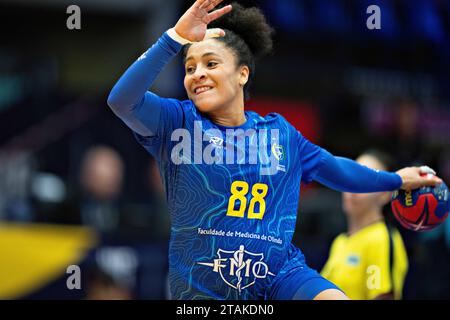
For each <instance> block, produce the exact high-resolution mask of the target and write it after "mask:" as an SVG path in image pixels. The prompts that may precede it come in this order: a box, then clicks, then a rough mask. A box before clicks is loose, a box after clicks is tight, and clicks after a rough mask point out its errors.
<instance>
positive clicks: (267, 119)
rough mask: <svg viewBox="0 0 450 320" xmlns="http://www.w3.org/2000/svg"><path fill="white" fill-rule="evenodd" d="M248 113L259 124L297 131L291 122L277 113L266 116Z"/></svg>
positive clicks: (252, 112)
mask: <svg viewBox="0 0 450 320" xmlns="http://www.w3.org/2000/svg"><path fill="white" fill-rule="evenodd" d="M246 113H247V114H248V115H249V116H250V117H251V118H252V119H254V121H256V122H258V123H259V124H265V125H268V126H280V127H288V128H289V129H293V130H296V129H295V128H294V127H293V126H292V125H291V124H290V123H289V121H287V120H286V118H284V117H283V116H282V115H281V114H279V113H276V112H270V113H268V114H266V115H264V116H262V115H260V114H258V113H256V112H254V111H246Z"/></svg>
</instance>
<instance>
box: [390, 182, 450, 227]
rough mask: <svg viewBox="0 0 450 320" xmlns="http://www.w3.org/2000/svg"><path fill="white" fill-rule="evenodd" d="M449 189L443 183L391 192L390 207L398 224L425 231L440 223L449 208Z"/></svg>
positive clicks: (445, 216)
mask: <svg viewBox="0 0 450 320" xmlns="http://www.w3.org/2000/svg"><path fill="white" fill-rule="evenodd" d="M448 198H449V191H448V188H447V186H446V185H445V183H441V184H440V185H438V186H436V187H422V188H420V189H414V190H410V191H406V190H398V191H395V192H394V193H393V194H392V200H391V208H392V211H393V213H394V216H395V218H396V219H397V220H398V221H399V222H400V224H401V225H402V226H403V227H405V228H407V229H409V230H414V231H427V230H431V229H433V228H435V227H437V226H438V225H440V224H441V223H442V222H444V220H445V219H446V218H447V216H448V212H449V209H450V202H449V199H448Z"/></svg>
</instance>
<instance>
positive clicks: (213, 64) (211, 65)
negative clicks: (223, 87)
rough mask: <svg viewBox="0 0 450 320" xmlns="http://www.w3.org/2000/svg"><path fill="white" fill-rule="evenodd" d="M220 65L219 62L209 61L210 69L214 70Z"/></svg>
mask: <svg viewBox="0 0 450 320" xmlns="http://www.w3.org/2000/svg"><path fill="white" fill-rule="evenodd" d="M217 65H218V63H217V62H215V61H209V62H208V65H207V66H208V68H214V67H215V66H217Z"/></svg>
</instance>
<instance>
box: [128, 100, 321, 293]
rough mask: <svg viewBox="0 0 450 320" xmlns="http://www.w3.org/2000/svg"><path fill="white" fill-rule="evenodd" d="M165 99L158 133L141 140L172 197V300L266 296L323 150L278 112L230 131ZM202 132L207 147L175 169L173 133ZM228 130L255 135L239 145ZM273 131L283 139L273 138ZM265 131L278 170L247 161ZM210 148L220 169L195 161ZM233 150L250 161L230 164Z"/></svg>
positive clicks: (186, 106) (186, 105)
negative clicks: (303, 188) (303, 185)
mask: <svg viewBox="0 0 450 320" xmlns="http://www.w3.org/2000/svg"><path fill="white" fill-rule="evenodd" d="M163 101H164V103H166V105H165V106H162V108H161V114H160V128H159V130H158V132H156V135H155V136H153V137H150V138H145V137H143V136H141V135H139V134H137V133H136V134H135V135H136V137H137V139H138V141H139V142H140V143H141V144H142V145H143V146H144V147H145V148H146V149H147V150H148V152H150V153H151V154H152V155H153V156H154V157H155V158H156V159H157V161H158V164H159V168H160V172H161V175H162V178H163V181H164V185H165V190H166V193H167V202H168V204H169V209H170V214H171V220H172V230H171V240H170V249H169V265H170V272H169V277H170V286H171V294H172V296H173V298H176V299H195V298H203V299H204V298H218V299H257V298H264V296H265V294H266V291H265V289H266V288H268V287H270V284H271V282H272V280H273V279H274V277H275V276H276V275H277V274H278V273H279V271H280V269H281V268H282V267H283V265H284V264H285V263H286V262H287V260H288V252H289V247H290V244H291V240H292V236H293V233H294V230H295V225H296V218H297V208H298V202H299V194H300V181H301V180H303V181H306V182H309V181H311V180H312V178H313V177H314V175H315V172H316V170H317V168H318V166H319V164H320V159H321V150H322V149H321V148H319V147H318V146H316V145H314V144H312V143H310V142H309V141H308V140H306V139H305V138H304V137H303V136H302V135H301V134H300V133H299V132H298V131H297V130H296V129H295V128H294V127H293V126H292V125H290V124H289V123H288V122H287V121H286V120H285V119H284V118H283V117H282V116H281V115H279V114H276V113H271V114H268V115H267V116H266V117H264V118H263V117H261V116H260V115H258V114H256V113H254V112H249V111H247V112H246V117H247V121H246V122H245V124H243V125H242V126H240V127H233V128H230V127H223V126H220V125H216V124H215V123H213V122H211V121H210V120H209V119H208V118H206V117H204V116H202V115H201V114H200V113H199V112H198V111H197V109H196V108H195V106H194V105H193V104H192V102H191V101H177V100H173V99H167V100H163ZM196 127H197V130H198V129H199V128H201V130H202V135H203V137H204V138H203V139H202V140H203V145H202V148H198V146H197V148H196V147H194V146H192V148H191V152H192V153H191V155H192V161H189V160H188V161H186V162H187V163H180V164H174V161H173V152H172V151H173V150H174V148H176V145H177V144H178V143H180V142H181V139H180V140H178V139H174V138H173V134H172V133H173V132H174V131H175V130H176V129H177V128H184V129H186V131H187V132H189V133H190V135H191V136H192V137H194V134H197V136H198V135H199V131H198V132H195V130H196ZM227 129H233V130H237V129H242V133H243V132H250V133H252V131H251V130H249V129H254V131H253V132H254V135H251V134H250V136H249V137H248V140H246V143H245V145H242V144H241V145H238V143H237V142H236V141H237V139H236V141H234V142H232V141H231V140H230V139H226V138H225V137H226V136H227ZM274 129H275V130H277V132H278V133H279V136H278V137H277V139H273V137H272V138H271V135H270V134H269V133H271V132H275V131H274ZM215 130H217V131H215ZM259 132H267V133H268V134H267V136H266V137H267V141H266V142H267V143H260V145H262V146H263V147H266V150H265V151H266V152H267V154H268V155H270V156H271V157H272V158H275V159H276V160H277V163H276V164H273V163H270V162H269V163H268V164H267V163H263V161H259V162H258V163H256V164H255V163H253V164H252V163H249V162H250V161H249V159H250V154H249V153H250V152H249V150H251V145H252V140H255V139H257V138H258V135H257V134H258V133H259ZM220 133H222V135H221V134H220ZM205 137H206V138H205ZM262 139H263V138H262ZM173 140H175V141H173ZM229 140H230V141H229ZM275 140H277V141H275ZM190 145H193V143H192V141H191V144H190ZM208 146H209V147H213V148H216V149H220V148H222V149H223V150H225V152H223V161H222V164H217V163H214V164H207V163H204V161H203V160H202V161H200V162H201V163H198V164H195V163H194V162H195V161H194V159H195V158H196V155H195V153H196V152H197V153H198V152H201V153H204V152H205V150H208V149H207V148H208ZM190 147H191V146H190ZM231 148H234V150H236V153H235V154H239V151H242V153H241V154H244V153H245V159H244V158H243V159H241V160H244V161H238V160H237V159H236V158H235V160H237V161H236V163H235V164H227V163H226V159H225V154H226V151H227V150H230V149H231ZM239 148H243V150H239ZM260 153H262V151H261V152H260ZM197 156H198V154H197ZM201 157H202V155H200V156H199V157H197V159H200V158H201ZM189 162H191V163H190V164H189ZM197 162H199V161H197ZM217 162H219V161H217ZM239 162H241V163H239ZM268 166H274V168H273V171H272V173H268V172H266V173H264V172H262V171H264V168H267V167H268Z"/></svg>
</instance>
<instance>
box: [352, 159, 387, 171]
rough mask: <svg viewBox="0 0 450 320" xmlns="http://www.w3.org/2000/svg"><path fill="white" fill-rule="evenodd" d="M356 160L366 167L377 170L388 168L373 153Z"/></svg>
mask: <svg viewBox="0 0 450 320" xmlns="http://www.w3.org/2000/svg"><path fill="white" fill-rule="evenodd" d="M356 161H357V162H358V163H359V164H362V165H364V166H366V167H369V168H372V169H377V170H386V168H385V166H384V165H383V164H382V163H381V162H380V161H379V160H378V159H377V158H375V157H373V156H371V155H362V156H360V157H359V158H358V159H356Z"/></svg>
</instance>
